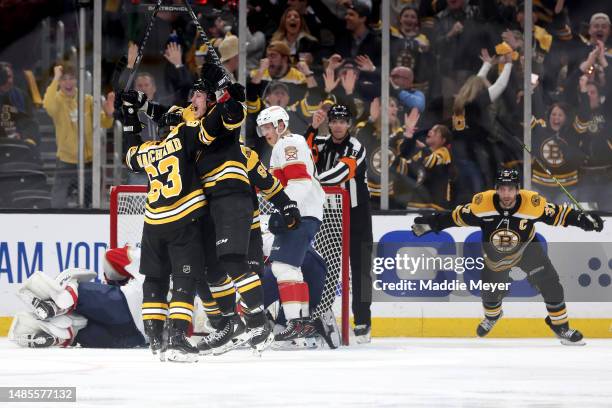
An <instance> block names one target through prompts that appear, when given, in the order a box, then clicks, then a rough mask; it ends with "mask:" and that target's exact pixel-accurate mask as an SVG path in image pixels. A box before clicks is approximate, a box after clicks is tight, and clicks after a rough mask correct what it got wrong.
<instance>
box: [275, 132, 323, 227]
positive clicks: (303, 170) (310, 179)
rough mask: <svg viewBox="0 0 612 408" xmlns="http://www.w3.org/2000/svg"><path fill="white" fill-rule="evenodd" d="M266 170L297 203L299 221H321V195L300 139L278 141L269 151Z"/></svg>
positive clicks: (286, 137)
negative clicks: (312, 219) (268, 163)
mask: <svg viewBox="0 0 612 408" xmlns="http://www.w3.org/2000/svg"><path fill="white" fill-rule="evenodd" d="M270 170H271V171H272V173H273V174H274V176H275V177H276V178H277V179H279V180H280V182H281V183H282V184H283V186H284V187H285V193H287V195H288V196H289V198H291V199H292V200H293V201H295V202H296V203H297V206H298V208H299V210H300V213H301V215H302V217H315V218H316V219H318V220H320V221H322V220H323V203H324V201H325V192H324V191H323V188H322V187H321V184H319V181H318V180H317V178H316V168H315V165H314V160H313V159H312V153H311V152H310V148H309V147H308V144H307V143H306V140H305V139H304V137H303V136H300V135H296V134H293V133H291V134H288V135H285V136H282V137H280V138H279V139H278V141H277V142H276V144H275V145H274V148H273V149H272V157H271V158H270Z"/></svg>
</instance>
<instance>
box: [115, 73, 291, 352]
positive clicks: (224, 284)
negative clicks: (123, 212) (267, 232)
mask: <svg viewBox="0 0 612 408" xmlns="http://www.w3.org/2000/svg"><path fill="white" fill-rule="evenodd" d="M244 98H245V96H244V87H242V86H241V85H240V84H236V83H231V82H230V81H229V80H228V79H227V76H226V74H225V73H224V72H223V70H222V68H220V67H219V66H217V65H215V64H211V63H207V64H205V65H204V66H203V67H202V72H201V78H200V79H199V80H198V81H197V82H196V83H195V84H194V89H193V97H192V106H191V107H190V108H189V113H190V115H191V119H193V120H187V121H185V120H182V121H179V122H178V123H170V124H172V125H173V127H172V129H171V131H170V133H169V134H168V135H167V136H166V137H165V138H163V139H162V140H161V141H159V142H145V143H142V142H141V140H140V137H139V132H140V131H141V130H142V127H141V125H140V122H139V121H138V117H137V116H136V113H137V111H138V110H145V111H155V109H149V106H147V105H148V104H147V102H146V97H145V96H144V95H143V94H142V93H138V92H135V91H128V92H125V93H123V94H122V100H123V105H124V106H123V114H124V133H125V135H126V138H127V140H128V145H129V146H130V147H129V149H128V152H127V155H126V163H127V165H128V167H129V168H130V170H133V171H145V172H146V173H147V175H148V178H149V191H148V195H147V203H146V207H145V226H144V229H143V237H142V258H141V263H140V271H141V273H142V274H143V275H145V277H146V278H145V282H144V285H143V292H144V299H143V308H142V312H143V319H144V323H145V331H146V334H147V336H148V337H149V341H150V345H151V349H152V350H153V352H154V353H156V352H158V351H161V352H165V354H166V357H167V358H168V359H169V360H172V361H194V360H195V357H196V356H197V354H198V349H197V348H196V347H194V346H193V345H191V344H190V343H189V342H188V341H187V339H186V333H187V329H188V327H189V324H190V323H191V320H192V316H193V304H194V296H195V293H196V288H198V287H199V288H202V287H203V286H204V287H205V286H208V287H209V288H210V293H211V294H210V295H207V293H208V292H207V290H208V288H206V290H203V292H206V294H204V296H205V297H206V298H207V300H209V301H210V302H209V304H208V305H209V306H210V305H211V304H214V305H215V307H217V308H218V309H217V310H218V313H219V315H220V319H219V320H218V321H217V324H216V326H217V327H216V328H217V329H218V332H219V333H216V335H217V337H219V336H220V335H221V334H224V333H229V334H228V335H225V336H224V338H225V339H229V338H231V337H233V336H234V335H235V334H237V332H238V331H244V328H243V327H241V326H242V324H241V322H240V321H239V318H237V317H236V315H235V308H234V306H235V291H236V289H237V290H238V292H239V293H240V295H241V298H242V300H243V302H244V303H245V306H246V309H245V317H246V319H245V320H246V323H247V328H248V329H249V337H248V340H249V342H250V343H251V346H252V347H253V348H255V349H258V350H260V351H261V350H263V349H264V348H265V347H267V345H269V344H270V342H271V340H272V334H271V330H270V329H269V325H268V324H267V321H266V317H265V314H264V312H263V292H262V288H261V281H260V279H259V277H258V275H257V274H256V273H255V272H254V271H251V270H249V265H248V263H247V259H246V254H247V252H248V248H249V232H250V229H251V224H252V216H253V204H252V201H251V198H250V192H251V187H250V183H249V179H248V174H247V167H246V157H245V155H244V154H243V153H242V150H241V148H240V144H239V133H240V126H241V125H242V122H243V121H244V116H245V107H244V100H245V99H244ZM174 117H176V115H174ZM164 121H165V122H172V115H166V117H165V119H164ZM298 217H299V215H298ZM205 270H206V273H205V274H204V271H205ZM228 275H229V277H228ZM170 277H172V291H171V297H170V303H169V304H168V302H167V298H168V291H169V284H170ZM203 281H205V282H207V283H208V285H202V282H203ZM205 306H206V304H205ZM166 320H168V322H166ZM164 327H167V331H166V332H165V330H164ZM166 339H167V340H166ZM207 346H208V345H206V344H205V345H204V347H207Z"/></svg>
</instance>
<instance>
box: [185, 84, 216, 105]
mask: <svg viewBox="0 0 612 408" xmlns="http://www.w3.org/2000/svg"><path fill="white" fill-rule="evenodd" d="M194 92H204V93H206V102H207V104H208V105H209V106H210V105H211V104H213V103H215V102H216V99H215V88H214V86H213V84H212V83H211V82H210V81H208V80H206V79H202V78H198V79H196V81H195V82H194V83H193V85H192V87H191V91H190V93H189V99H190V100H191V96H192V95H193V93H194Z"/></svg>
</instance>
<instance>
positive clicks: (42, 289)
mask: <svg viewBox="0 0 612 408" xmlns="http://www.w3.org/2000/svg"><path fill="white" fill-rule="evenodd" d="M23 289H27V290H29V291H31V292H32V293H33V294H34V295H35V296H37V297H39V298H40V299H43V300H47V299H53V298H54V297H56V296H57V295H59V294H60V293H61V292H62V291H63V290H64V289H62V287H61V286H60V284H59V283H58V282H57V281H56V280H55V279H52V278H50V277H49V276H48V275H47V274H45V273H44V272H41V271H38V272H36V273H34V274H33V275H32V276H30V277H29V278H28V280H26V281H25V283H24V284H23Z"/></svg>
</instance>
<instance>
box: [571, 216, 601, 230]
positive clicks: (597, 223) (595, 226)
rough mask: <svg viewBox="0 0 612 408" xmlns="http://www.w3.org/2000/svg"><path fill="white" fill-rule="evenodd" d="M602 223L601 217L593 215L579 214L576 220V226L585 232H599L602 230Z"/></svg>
mask: <svg viewBox="0 0 612 408" xmlns="http://www.w3.org/2000/svg"><path fill="white" fill-rule="evenodd" d="M591 220H592V221H591ZM593 221H594V222H593ZM603 223H604V221H603V220H602V219H601V217H600V216H599V215H597V214H595V213H581V214H579V215H578V217H577V218H576V226H577V227H578V228H582V229H583V230H585V231H596V232H601V230H603Z"/></svg>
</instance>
